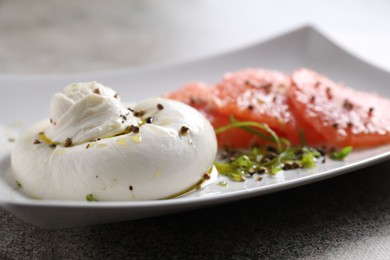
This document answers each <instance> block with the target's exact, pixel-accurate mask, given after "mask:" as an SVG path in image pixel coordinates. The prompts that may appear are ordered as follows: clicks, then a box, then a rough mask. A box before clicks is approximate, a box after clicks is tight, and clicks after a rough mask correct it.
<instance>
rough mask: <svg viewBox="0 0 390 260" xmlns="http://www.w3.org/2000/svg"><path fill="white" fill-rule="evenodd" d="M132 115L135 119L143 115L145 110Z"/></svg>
mask: <svg viewBox="0 0 390 260" xmlns="http://www.w3.org/2000/svg"><path fill="white" fill-rule="evenodd" d="M133 115H134V116H136V117H142V116H144V115H145V110H140V111H134V112H133Z"/></svg>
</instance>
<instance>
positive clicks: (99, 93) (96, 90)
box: [93, 88, 102, 95]
mask: <svg viewBox="0 0 390 260" xmlns="http://www.w3.org/2000/svg"><path fill="white" fill-rule="evenodd" d="M93 93H95V94H97V95H101V94H102V93H101V92H100V89H99V88H96V89H95V90H94V91H93Z"/></svg>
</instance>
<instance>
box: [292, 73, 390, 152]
mask: <svg viewBox="0 0 390 260" xmlns="http://www.w3.org/2000/svg"><path fill="white" fill-rule="evenodd" d="M291 80H292V83H293V84H292V87H291V89H290V91H289V98H290V103H291V110H292V112H293V114H294V116H295V118H297V121H300V122H303V123H305V124H307V126H311V127H312V128H313V129H315V131H317V132H319V133H323V137H324V138H325V141H326V142H327V143H328V144H330V145H332V146H336V147H343V146H349V145H350V146H353V147H372V146H376V145H381V144H384V143H390V134H389V132H390V113H389V111H390V101H389V100H387V99H384V98H382V97H380V96H379V95H377V94H373V93H365V92H361V91H357V90H353V89H351V88H349V87H346V86H344V85H342V84H336V83H334V82H332V81H331V80H329V79H328V78H326V77H324V76H322V75H320V74H317V73H316V72H313V71H310V70H307V69H300V70H297V71H295V72H293V73H292V75H291Z"/></svg>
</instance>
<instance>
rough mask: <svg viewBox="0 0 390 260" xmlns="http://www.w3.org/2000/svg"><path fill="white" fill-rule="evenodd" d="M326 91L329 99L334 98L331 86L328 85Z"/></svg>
mask: <svg viewBox="0 0 390 260" xmlns="http://www.w3.org/2000/svg"><path fill="white" fill-rule="evenodd" d="M325 93H326V97H327V98H328V99H332V98H333V95H332V91H331V89H330V87H327V88H326V89H325Z"/></svg>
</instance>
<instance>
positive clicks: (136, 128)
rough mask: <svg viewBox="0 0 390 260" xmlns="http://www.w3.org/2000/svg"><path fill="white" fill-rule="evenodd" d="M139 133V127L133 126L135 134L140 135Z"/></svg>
mask: <svg viewBox="0 0 390 260" xmlns="http://www.w3.org/2000/svg"><path fill="white" fill-rule="evenodd" d="M138 132H139V127H138V126H135V125H134V126H133V133H135V134H136V133H138Z"/></svg>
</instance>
